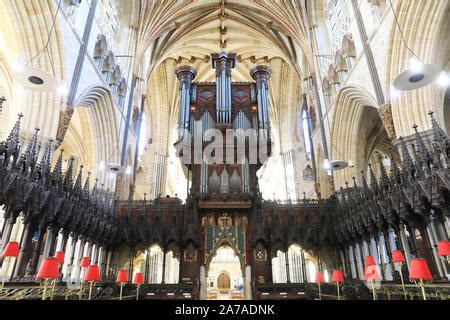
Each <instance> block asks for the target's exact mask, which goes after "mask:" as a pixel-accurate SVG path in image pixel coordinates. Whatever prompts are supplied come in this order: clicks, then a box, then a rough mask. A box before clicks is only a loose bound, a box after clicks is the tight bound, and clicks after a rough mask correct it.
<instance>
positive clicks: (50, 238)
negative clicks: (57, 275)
mask: <svg viewBox="0 0 450 320" xmlns="http://www.w3.org/2000/svg"><path fill="white" fill-rule="evenodd" d="M54 240H55V232H54V231H53V228H51V227H48V228H47V234H46V236H45V244H44V251H43V252H42V259H45V258H48V257H49V256H50V254H51V248H52V246H53V242H54Z"/></svg>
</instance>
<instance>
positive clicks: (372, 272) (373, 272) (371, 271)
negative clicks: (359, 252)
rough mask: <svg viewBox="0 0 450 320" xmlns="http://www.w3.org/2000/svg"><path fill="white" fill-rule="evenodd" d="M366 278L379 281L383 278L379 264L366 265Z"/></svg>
mask: <svg viewBox="0 0 450 320" xmlns="http://www.w3.org/2000/svg"><path fill="white" fill-rule="evenodd" d="M364 280H366V281H378V280H381V277H380V275H379V274H378V270H377V266H375V265H372V266H366V271H365V273H364Z"/></svg>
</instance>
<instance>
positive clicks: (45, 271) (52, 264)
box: [36, 258, 59, 280]
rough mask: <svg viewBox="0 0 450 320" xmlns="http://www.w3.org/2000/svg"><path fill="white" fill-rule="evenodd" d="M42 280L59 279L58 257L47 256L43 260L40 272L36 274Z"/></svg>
mask: <svg viewBox="0 0 450 320" xmlns="http://www.w3.org/2000/svg"><path fill="white" fill-rule="evenodd" d="M36 278H37V279H40V280H45V279H46V280H49V279H58V278H59V268H58V260H57V259H56V258H47V259H45V260H44V261H42V264H41V267H40V268H39V272H38V274H37V276H36Z"/></svg>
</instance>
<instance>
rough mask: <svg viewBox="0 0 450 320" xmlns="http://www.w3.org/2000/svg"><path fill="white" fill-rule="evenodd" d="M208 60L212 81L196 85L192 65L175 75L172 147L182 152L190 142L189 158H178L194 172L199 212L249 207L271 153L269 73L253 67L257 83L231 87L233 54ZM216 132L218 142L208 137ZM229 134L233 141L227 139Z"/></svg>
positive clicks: (218, 55)
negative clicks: (176, 102) (176, 130)
mask: <svg viewBox="0 0 450 320" xmlns="http://www.w3.org/2000/svg"><path fill="white" fill-rule="evenodd" d="M211 58H212V59H211V60H212V66H213V68H214V69H215V70H216V83H195V82H194V79H195V77H196V70H195V69H194V68H192V67H190V66H181V67H179V68H178V69H177V71H176V74H177V77H178V79H179V80H180V89H179V90H180V92H179V94H180V98H179V129H180V134H179V141H178V142H177V143H176V144H175V146H176V147H177V148H178V149H179V150H180V149H182V148H181V145H182V144H186V142H190V148H191V151H190V154H189V156H188V157H187V158H186V154H180V153H179V156H184V160H188V161H184V162H185V164H186V165H187V167H188V169H189V170H190V171H191V172H192V176H191V177H192V188H191V197H193V198H196V199H199V202H198V205H199V208H203V209H206V208H209V209H221V208H223V209H249V208H250V207H251V205H252V199H253V198H254V197H255V195H256V193H257V192H258V187H257V185H258V184H257V177H256V172H257V171H258V169H259V168H260V167H261V165H262V164H263V162H264V161H265V159H266V158H267V157H268V156H270V153H271V140H270V120H269V98H268V81H269V78H270V75H271V72H272V71H271V70H270V68H269V67H267V66H257V67H255V68H253V69H252V70H251V76H252V78H253V79H255V82H249V83H240V82H239V83H235V82H232V70H233V69H234V68H235V66H236V54H234V53H225V52H222V53H216V54H212V55H211ZM214 130H218V131H220V132H221V133H222V134H221V135H220V136H221V139H217V138H216V137H215V138H213V137H212V136H213V134H214ZM218 131H215V132H216V133H217V132H218ZM227 133H228V134H233V135H234V137H233V138H229V139H227ZM220 140H222V141H220ZM255 141H256V143H255ZM199 146H200V147H199ZM255 146H256V148H255ZM262 148H264V150H261V149H262ZM218 150H222V151H218ZM200 151H201V152H200ZM260 151H261V153H260ZM184 152H185V150H184V151H182V153H184ZM218 152H221V154H219V153H218ZM260 154H263V155H265V157H264V156H263V157H260V156H259V155H260ZM205 155H211V157H209V156H205ZM221 158H223V161H220V159H221Z"/></svg>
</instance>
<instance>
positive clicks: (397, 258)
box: [392, 250, 405, 263]
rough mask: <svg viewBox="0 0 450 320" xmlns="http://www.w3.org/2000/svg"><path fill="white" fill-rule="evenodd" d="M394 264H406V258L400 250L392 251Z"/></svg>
mask: <svg viewBox="0 0 450 320" xmlns="http://www.w3.org/2000/svg"><path fill="white" fill-rule="evenodd" d="M392 262H396V263H403V262H405V256H404V255H403V253H402V252H401V251H400V250H394V251H392Z"/></svg>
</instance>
